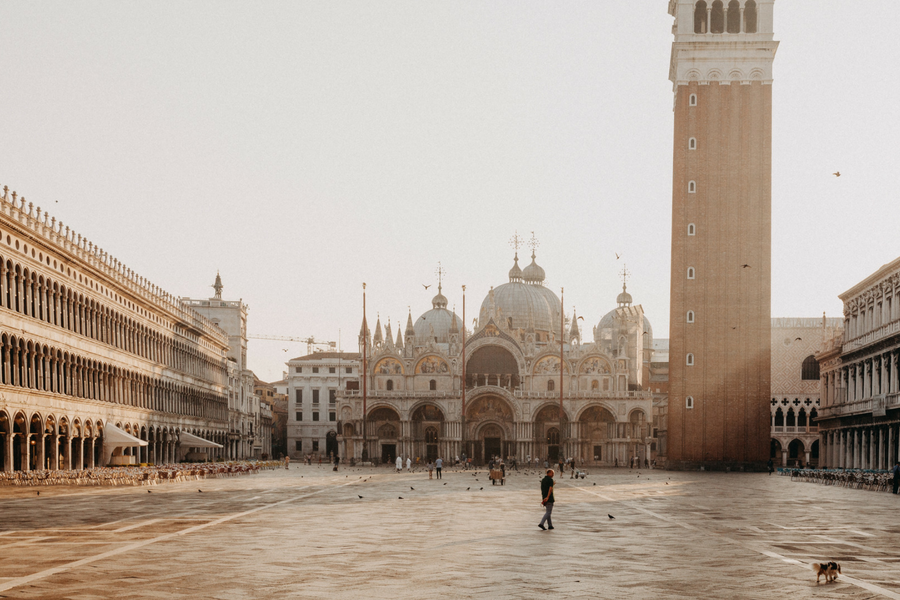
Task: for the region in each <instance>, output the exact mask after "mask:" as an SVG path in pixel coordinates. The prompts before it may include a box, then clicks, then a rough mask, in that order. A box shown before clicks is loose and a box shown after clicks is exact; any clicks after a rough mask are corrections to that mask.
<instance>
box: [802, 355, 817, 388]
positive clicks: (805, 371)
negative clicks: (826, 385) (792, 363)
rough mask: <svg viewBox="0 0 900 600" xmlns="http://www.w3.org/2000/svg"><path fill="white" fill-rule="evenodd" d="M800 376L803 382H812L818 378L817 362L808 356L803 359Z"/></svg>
mask: <svg viewBox="0 0 900 600" xmlns="http://www.w3.org/2000/svg"><path fill="white" fill-rule="evenodd" d="M800 375H801V379H803V381H813V380H816V379H818V378H819V361H817V360H816V357H815V356H813V355H812V354H810V355H809V356H807V357H806V358H805V359H803V366H802V367H801V368H800Z"/></svg>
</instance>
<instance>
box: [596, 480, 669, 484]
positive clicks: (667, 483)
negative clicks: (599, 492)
mask: <svg viewBox="0 0 900 600" xmlns="http://www.w3.org/2000/svg"><path fill="white" fill-rule="evenodd" d="M594 485H597V484H596V483H595V484H594ZM666 485H669V482H668V481H667V482H666Z"/></svg>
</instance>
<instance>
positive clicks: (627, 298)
mask: <svg viewBox="0 0 900 600" xmlns="http://www.w3.org/2000/svg"><path fill="white" fill-rule="evenodd" d="M619 275H621V276H622V293H621V294H619V296H618V297H617V298H616V304H618V305H619V306H628V305H629V304H631V302H632V298H631V294H629V293H628V291H627V288H628V286H627V283H628V278H629V277H630V276H631V272H630V271H629V270H628V267H627V266H625V265H622V272H621V273H619Z"/></svg>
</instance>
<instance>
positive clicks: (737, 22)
mask: <svg viewBox="0 0 900 600" xmlns="http://www.w3.org/2000/svg"><path fill="white" fill-rule="evenodd" d="M726 31H728V33H740V32H741V3H740V2H738V0H731V2H729V3H728V26H727V28H726Z"/></svg>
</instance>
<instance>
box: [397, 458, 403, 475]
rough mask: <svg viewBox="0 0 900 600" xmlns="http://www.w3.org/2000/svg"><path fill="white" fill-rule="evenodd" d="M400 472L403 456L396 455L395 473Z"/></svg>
mask: <svg viewBox="0 0 900 600" xmlns="http://www.w3.org/2000/svg"><path fill="white" fill-rule="evenodd" d="M402 470H403V456H402V455H399V454H398V455H397V472H398V473H399V472H400V471H402Z"/></svg>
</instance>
